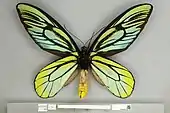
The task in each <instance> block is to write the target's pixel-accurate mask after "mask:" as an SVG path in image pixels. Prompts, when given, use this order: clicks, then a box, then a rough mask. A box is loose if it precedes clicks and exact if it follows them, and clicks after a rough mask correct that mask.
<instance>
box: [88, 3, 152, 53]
mask: <svg viewBox="0 0 170 113" xmlns="http://www.w3.org/2000/svg"><path fill="white" fill-rule="evenodd" d="M152 9H153V8H152V5H150V4H140V5H136V6H134V7H132V8H130V9H128V10H127V11H125V12H124V13H122V14H121V15H119V16H118V17H117V18H116V19H114V20H113V21H112V22H111V23H110V24H109V25H108V26H107V27H106V28H105V29H104V30H103V31H102V32H101V33H100V34H99V36H98V37H97V38H96V39H95V41H94V43H93V44H92V46H91V48H90V52H96V53H98V54H104V55H105V56H111V55H114V54H116V53H119V52H122V51H124V50H126V49H127V48H128V47H129V46H130V45H131V44H132V43H133V42H134V41H135V39H136V38H137V37H138V35H139V34H140V33H141V31H142V30H143V28H144V27H145V25H146V23H147V21H148V19H149V17H150V14H151V12H152Z"/></svg>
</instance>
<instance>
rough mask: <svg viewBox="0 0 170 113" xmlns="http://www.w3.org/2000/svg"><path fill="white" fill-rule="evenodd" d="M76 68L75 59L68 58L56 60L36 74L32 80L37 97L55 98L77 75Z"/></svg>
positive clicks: (73, 57)
mask: <svg viewBox="0 0 170 113" xmlns="http://www.w3.org/2000/svg"><path fill="white" fill-rule="evenodd" d="M77 67H78V64H77V57H76V56H68V57H64V58H61V59H58V60H56V61H54V62H52V63H50V64H49V65H47V66H46V67H44V68H43V69H41V71H40V72H39V73H38V74H37V76H36V78H35V80H34V88H35V91H36V93H37V95H38V96H39V97H41V98H50V97H53V96H55V95H56V94H57V93H58V92H59V91H60V90H61V89H62V88H63V87H64V86H66V85H67V84H68V81H69V80H70V79H73V78H74V77H75V75H77V74H76V73H75V72H76V69H77Z"/></svg>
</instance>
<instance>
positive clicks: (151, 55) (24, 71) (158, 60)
mask: <svg viewBox="0 0 170 113" xmlns="http://www.w3.org/2000/svg"><path fill="white" fill-rule="evenodd" d="M18 2H26V1H24V0H22V1H18V0H0V52H1V53H0V67H1V68H0V113H5V112H6V104H7V103H8V102H37V101H38V102H39V101H42V102H45V101H48V102H50V101H53V102H114V103H116V102H138V103H139V102H162V103H165V110H166V113H168V111H169V112H170V107H168V104H169V105H170V97H169V95H170V82H169V80H170V72H169V70H170V68H169V67H170V60H169V58H170V51H169V48H170V35H169V33H170V23H169V22H170V13H169V12H170V6H169V4H170V2H169V0H150V1H144V0H28V3H31V4H34V5H37V6H38V7H40V8H42V9H43V10H45V11H46V12H48V13H49V14H50V15H51V16H53V17H54V18H55V19H56V20H58V21H59V22H60V23H61V24H63V25H64V24H65V25H66V26H67V28H68V29H69V31H71V32H72V33H73V34H75V35H76V36H78V37H79V38H80V39H81V40H82V41H84V42H85V41H87V40H88V39H89V38H90V37H91V35H92V33H93V32H94V31H97V30H98V29H100V28H101V27H103V26H104V25H106V24H108V22H110V21H111V20H112V19H113V18H115V17H116V16H117V15H118V14H121V13H122V12H123V11H124V10H126V9H127V8H129V7H131V6H133V5H135V4H138V3H143V2H149V3H152V4H153V5H154V11H153V13H152V15H151V18H150V20H149V22H148V24H147V26H146V27H145V29H144V31H143V32H142V33H141V35H140V36H139V39H138V40H136V41H135V43H133V45H132V46H131V47H130V48H129V49H128V50H127V51H125V52H123V53H121V54H118V55H116V58H115V60H116V61H118V62H120V63H121V64H123V65H125V66H126V67H128V68H129V69H130V70H131V71H132V73H133V74H134V76H135V79H136V87H135V90H134V92H133V94H132V96H131V97H129V98H128V99H125V100H122V99H118V98H116V97H115V96H113V95H112V94H110V93H109V92H108V91H107V90H106V89H105V88H103V87H102V86H100V85H99V84H98V83H97V82H95V81H94V79H93V78H92V77H90V78H91V80H90V83H89V85H90V86H89V93H88V96H87V97H86V98H85V99H84V100H79V98H78V95H77V86H78V77H77V79H75V80H74V82H72V83H71V84H70V85H69V86H67V87H65V88H64V89H63V90H61V91H60V92H59V93H58V94H57V95H56V96H55V97H54V98H52V99H48V100H43V99H40V98H39V97H38V96H37V95H36V93H35V92H34V88H33V80H34V77H35V75H36V74H37V72H38V71H39V70H40V69H41V68H42V67H43V66H45V65H47V64H48V63H50V62H51V61H53V60H54V59H56V57H55V56H53V55H51V54H49V53H47V52H44V51H43V50H41V49H40V48H39V47H38V46H37V45H36V44H35V43H34V42H33V41H32V39H31V38H30V37H29V36H28V34H27V33H26V32H25V30H24V28H23V26H22V25H21V23H20V21H19V18H18V16H17V12H16V9H15V6H16V4H17V3H18ZM153 109H154V108H153Z"/></svg>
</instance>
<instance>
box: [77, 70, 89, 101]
mask: <svg viewBox="0 0 170 113" xmlns="http://www.w3.org/2000/svg"><path fill="white" fill-rule="evenodd" d="M87 93H88V71H87V70H85V69H82V70H81V72H80V81H79V88H78V95H79V97H80V99H83V98H84V97H85V96H86V95H87Z"/></svg>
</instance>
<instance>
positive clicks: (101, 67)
mask: <svg viewBox="0 0 170 113" xmlns="http://www.w3.org/2000/svg"><path fill="white" fill-rule="evenodd" d="M152 9H153V6H152V5H151V4H148V3H144V4H139V5H136V6H133V7H131V8H130V9H128V10H126V11H125V12H124V13H122V14H121V15H119V16H118V17H117V18H116V19H114V20H113V21H112V22H111V23H110V24H108V25H107V27H105V28H104V29H103V30H102V31H101V32H100V33H99V35H98V36H97V37H96V39H95V40H94V41H93V43H92V44H89V45H90V46H88V47H85V46H84V47H82V48H81V49H79V48H78V46H77V45H76V43H75V41H74V40H73V38H72V37H71V35H70V34H69V32H67V30H66V29H64V27H62V26H61V25H60V24H59V23H58V22H57V21H56V20H54V19H53V18H52V17H51V16H50V15H48V14H47V13H45V12H44V11H43V10H41V9H40V8H38V7H36V6H33V5H30V4H27V3H19V4H17V11H18V15H19V17H20V20H21V22H22V24H23V25H24V27H25V29H26V31H27V32H28V34H29V35H30V36H31V38H32V39H33V40H34V42H35V43H36V44H37V45H38V46H39V47H40V48H41V49H43V50H45V51H47V52H50V53H52V54H54V55H57V56H60V57H61V58H59V59H57V60H56V61H54V62H52V63H50V64H49V65H47V66H45V67H44V68H43V69H41V70H40V72H39V73H38V74H37V76H36V77H35V80H34V87H35V91H36V93H37V95H38V96H39V97H41V98H51V97H54V96H55V95H56V94H57V93H58V92H59V91H60V90H61V89H62V88H63V87H64V86H66V85H68V84H69V83H70V82H71V81H72V80H73V79H74V78H75V77H76V76H77V75H80V82H79V88H78V95H79V97H80V98H84V97H85V96H86V95H87V92H88V75H89V74H88V72H89V70H91V72H92V74H93V75H94V78H95V79H96V80H97V81H98V82H99V83H100V84H101V85H103V86H105V87H106V88H107V89H108V90H109V91H110V92H111V93H112V94H113V95H115V96H117V97H119V98H127V97H129V96H130V95H131V94H132V92H133V89H134V85H135V79H134V77H133V75H132V73H131V72H130V71H129V70H128V69H127V68H126V67H124V66H122V65H121V64H119V63H117V62H115V61H113V60H111V59H110V58H108V57H109V56H112V55H115V54H117V53H120V52H122V51H125V50H126V49H128V47H129V46H130V45H131V44H132V43H133V42H134V41H135V39H136V38H137V37H138V35H139V34H140V33H141V31H142V30H143V28H144V27H145V25H146V23H147V21H148V19H149V17H150V15H151V12H152Z"/></svg>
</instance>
